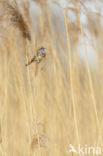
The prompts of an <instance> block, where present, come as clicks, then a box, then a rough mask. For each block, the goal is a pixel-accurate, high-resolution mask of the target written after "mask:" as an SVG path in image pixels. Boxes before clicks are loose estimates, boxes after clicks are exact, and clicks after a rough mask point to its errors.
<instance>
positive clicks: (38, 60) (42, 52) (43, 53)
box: [26, 47, 46, 66]
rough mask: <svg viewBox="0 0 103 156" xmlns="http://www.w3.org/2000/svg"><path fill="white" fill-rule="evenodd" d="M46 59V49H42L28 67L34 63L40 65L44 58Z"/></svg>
mask: <svg viewBox="0 0 103 156" xmlns="http://www.w3.org/2000/svg"><path fill="white" fill-rule="evenodd" d="M45 57H46V52H45V48H44V47H41V48H40V49H38V51H37V54H36V55H35V56H34V57H33V58H32V59H31V60H30V62H28V63H27V64H26V66H28V65H30V64H31V63H32V62H36V63H40V62H41V61H42V59H43V58H45Z"/></svg>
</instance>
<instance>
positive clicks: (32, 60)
mask: <svg viewBox="0 0 103 156" xmlns="http://www.w3.org/2000/svg"><path fill="white" fill-rule="evenodd" d="M35 60H36V57H35V56H34V57H33V58H32V59H31V61H30V62H28V63H27V64H26V65H25V66H29V65H30V64H31V63H32V62H34V61H35Z"/></svg>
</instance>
